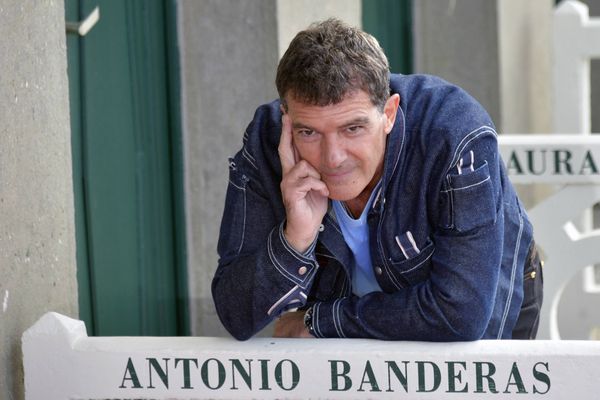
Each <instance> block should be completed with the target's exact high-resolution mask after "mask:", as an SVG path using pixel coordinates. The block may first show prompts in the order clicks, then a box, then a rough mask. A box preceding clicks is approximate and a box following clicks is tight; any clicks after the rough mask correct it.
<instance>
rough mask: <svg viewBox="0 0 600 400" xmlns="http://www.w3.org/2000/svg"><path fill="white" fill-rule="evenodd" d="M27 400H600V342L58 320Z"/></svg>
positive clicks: (42, 341) (31, 370)
mask: <svg viewBox="0 0 600 400" xmlns="http://www.w3.org/2000/svg"><path fill="white" fill-rule="evenodd" d="M23 355H24V367H25V389H26V396H25V398H26V400H47V399H53V400H59V399H86V400H88V399H94V400H97V399H288V398H290V399H292V398H293V399H361V398H381V399H399V398H410V399H458V398H460V399H486V398H493V399H514V398H519V399H528V398H535V399H540V398H543V399H566V398H573V399H597V398H598V388H597V386H598V382H599V381H600V342H592V341H478V342H468V343H423V342H383V341H377V340H357V339H355V340H352V339H253V340H250V341H247V342H237V341H235V340H234V339H229V338H205V337H196V338H193V337H186V338H174V337H168V338H151V337H135V338H134V337H88V336H87V335H86V333H85V326H84V324H83V323H82V322H80V321H76V320H72V319H69V318H67V317H65V316H62V315H60V314H56V313H48V314H46V315H45V316H43V317H42V318H41V319H40V320H39V321H38V322H37V323H36V324H35V325H34V326H33V327H32V328H30V329H29V330H28V331H27V332H25V333H24V335H23Z"/></svg>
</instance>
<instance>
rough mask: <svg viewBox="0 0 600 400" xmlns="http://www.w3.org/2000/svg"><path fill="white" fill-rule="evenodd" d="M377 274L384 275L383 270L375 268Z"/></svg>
mask: <svg viewBox="0 0 600 400" xmlns="http://www.w3.org/2000/svg"><path fill="white" fill-rule="evenodd" d="M375 273H376V274H377V275H381V274H383V270H382V269H381V267H376V268H375Z"/></svg>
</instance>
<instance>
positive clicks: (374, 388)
mask: <svg viewBox="0 0 600 400" xmlns="http://www.w3.org/2000/svg"><path fill="white" fill-rule="evenodd" d="M365 377H366V378H367V379H365ZM365 383H368V384H369V385H371V390H370V391H371V392H381V390H380V389H379V385H378V384H377V379H375V374H374V373H373V368H371V362H369V361H368V360H367V363H366V364H365V372H363V377H362V381H361V382H360V387H359V388H358V391H359V392H364V389H363V385H364V384H365Z"/></svg>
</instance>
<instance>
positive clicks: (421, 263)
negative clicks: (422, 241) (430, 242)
mask: <svg viewBox="0 0 600 400" xmlns="http://www.w3.org/2000/svg"><path fill="white" fill-rule="evenodd" d="M433 253H435V249H433V251H432V252H431V254H429V255H428V256H427V257H425V259H424V260H423V261H421V262H420V263H418V264H417V265H415V266H414V267H412V268H411V269H409V270H406V271H402V272H400V273H401V274H407V273H409V272H411V271H414V270H415V269H417V268H419V267H420V266H421V265H423V263H425V262H426V261H427V260H429V259H430V258H431V256H433Z"/></svg>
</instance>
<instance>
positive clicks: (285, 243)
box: [279, 223, 312, 264]
mask: <svg viewBox="0 0 600 400" xmlns="http://www.w3.org/2000/svg"><path fill="white" fill-rule="evenodd" d="M279 238H280V239H281V243H283V247H285V249H286V250H287V251H289V252H290V254H291V255H292V256H294V258H295V259H296V260H298V261H300V262H302V263H305V264H310V262H311V261H312V259H310V258H309V257H304V256H302V255H301V254H300V253H298V252H297V251H296V250H295V249H294V248H293V247H292V245H290V244H289V243H288V241H287V239H286V238H285V235H284V234H283V223H281V224H279ZM298 255H300V257H304V258H300V257H299V256H298Z"/></svg>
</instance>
